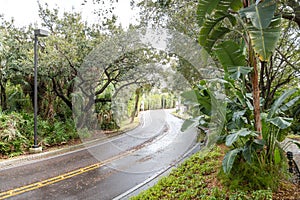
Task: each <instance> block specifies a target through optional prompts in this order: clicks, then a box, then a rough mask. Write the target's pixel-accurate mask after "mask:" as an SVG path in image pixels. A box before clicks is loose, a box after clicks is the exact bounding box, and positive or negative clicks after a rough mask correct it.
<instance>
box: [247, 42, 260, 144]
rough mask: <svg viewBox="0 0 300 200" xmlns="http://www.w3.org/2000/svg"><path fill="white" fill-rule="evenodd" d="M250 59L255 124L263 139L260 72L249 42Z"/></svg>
mask: <svg viewBox="0 0 300 200" xmlns="http://www.w3.org/2000/svg"><path fill="white" fill-rule="evenodd" d="M249 61H250V65H251V66H252V67H253V72H252V77H251V79H252V95H253V107H254V124H255V130H256V131H257V132H258V133H259V136H258V139H262V124H261V117H260V94H259V81H258V79H259V73H258V66H257V60H256V57H255V52H254V50H253V49H252V44H251V42H249Z"/></svg>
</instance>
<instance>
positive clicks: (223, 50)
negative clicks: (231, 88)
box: [198, 0, 281, 139]
mask: <svg viewBox="0 0 300 200" xmlns="http://www.w3.org/2000/svg"><path fill="white" fill-rule="evenodd" d="M241 2H242V1H240V0H212V1H207V0H200V2H199V5H198V18H199V25H200V26H201V29H200V33H199V43H200V45H202V46H203V48H204V49H206V50H207V52H208V53H210V54H212V55H213V54H215V52H217V54H219V56H218V58H219V61H220V63H221V64H222V66H223V67H224V71H225V75H226V73H227V74H231V76H232V77H233V78H234V79H237V78H238V77H239V76H241V74H243V73H244V74H246V73H248V72H249V71H251V76H252V78H251V80H252V87H253V92H252V93H253V107H254V118H255V129H256V131H258V132H260V133H261V132H262V125H261V118H260V96H259V95H260V94H259V89H258V88H259V86H258V66H257V59H260V60H261V61H266V62H267V61H268V60H269V58H270V56H271V55H272V53H273V52H274V50H275V47H276V44H277V41H278V39H279V36H280V24H281V20H280V19H281V17H280V16H275V10H276V3H275V2H274V1H272V0H265V1H261V2H259V3H253V4H252V5H243V4H242V3H241ZM232 33H238V34H239V37H240V38H243V41H242V42H240V43H241V44H244V45H243V46H244V47H245V48H246V49H247V53H246V54H244V55H243V54H242V53H241V52H240V51H231V50H230V48H235V46H230V44H231V43H232V42H228V41H226V35H228V34H232ZM240 46H241V45H240ZM243 56H244V57H245V59H244V58H243ZM246 56H247V57H246ZM224 59H226V60H225V61H224ZM242 59H244V61H241V60H242ZM228 61H229V62H228ZM246 61H247V63H246ZM224 62H225V63H224ZM228 72H229V73H228ZM225 79H226V77H225ZM258 137H259V138H260V139H262V135H261V134H259V136H258Z"/></svg>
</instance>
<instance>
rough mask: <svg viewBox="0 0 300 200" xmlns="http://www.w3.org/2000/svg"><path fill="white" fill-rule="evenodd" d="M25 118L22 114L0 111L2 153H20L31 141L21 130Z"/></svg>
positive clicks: (0, 151) (0, 150) (0, 145)
mask: <svg viewBox="0 0 300 200" xmlns="http://www.w3.org/2000/svg"><path fill="white" fill-rule="evenodd" d="M22 123H24V119H23V117H22V115H21V114H19V113H15V112H12V113H10V114H5V113H2V112H1V113H0V153H1V154H2V155H9V156H11V155H20V154H22V153H23V151H24V150H25V149H26V148H27V147H28V144H29V141H28V139H27V138H26V137H25V136H24V135H23V133H22V131H21V124H22Z"/></svg>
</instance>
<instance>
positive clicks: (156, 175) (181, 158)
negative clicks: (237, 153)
mask: <svg viewBox="0 0 300 200" xmlns="http://www.w3.org/2000/svg"><path fill="white" fill-rule="evenodd" d="M198 146H199V143H196V144H195V145H194V146H193V147H192V148H191V149H190V150H189V151H187V152H186V153H185V154H183V155H182V156H181V157H180V158H179V159H178V160H177V162H176V163H174V164H171V165H169V166H167V167H165V168H163V169H162V170H160V171H158V172H157V173H156V174H154V175H152V176H151V177H149V178H148V179H146V180H145V181H143V182H142V183H140V184H138V185H136V186H134V187H133V188H131V189H129V190H127V191H126V192H124V193H122V194H120V195H118V196H117V197H115V198H113V200H120V199H122V198H124V197H126V196H128V195H129V194H131V193H133V192H134V191H136V190H138V189H139V188H141V187H143V186H144V185H146V184H147V183H149V182H151V181H152V180H154V179H155V178H157V177H159V176H160V175H161V174H163V173H164V172H166V171H168V170H169V169H171V168H172V167H174V166H175V165H177V164H179V163H180V162H181V161H182V160H183V159H184V158H186V156H187V155H188V154H190V153H191V152H192V151H194V149H196V147H198Z"/></svg>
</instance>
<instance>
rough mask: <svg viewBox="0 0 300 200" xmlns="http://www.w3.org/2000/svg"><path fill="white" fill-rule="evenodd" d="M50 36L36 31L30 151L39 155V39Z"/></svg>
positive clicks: (43, 31)
mask: <svg viewBox="0 0 300 200" xmlns="http://www.w3.org/2000/svg"><path fill="white" fill-rule="evenodd" d="M48 35H49V33H48V31H45V30H42V29H36V30H34V99H33V104H34V144H33V147H32V148H31V149H30V152H31V153H39V152H41V151H42V147H39V146H38V141H37V112H38V102H37V99H38V98H37V92H38V91H37V86H38V82H37V75H38V74H37V66H38V37H47V36H48Z"/></svg>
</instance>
